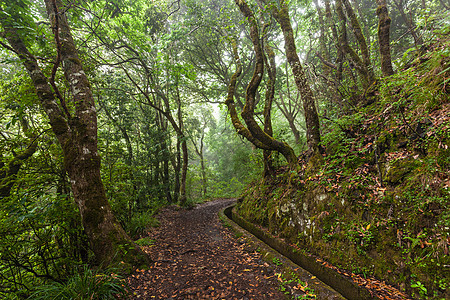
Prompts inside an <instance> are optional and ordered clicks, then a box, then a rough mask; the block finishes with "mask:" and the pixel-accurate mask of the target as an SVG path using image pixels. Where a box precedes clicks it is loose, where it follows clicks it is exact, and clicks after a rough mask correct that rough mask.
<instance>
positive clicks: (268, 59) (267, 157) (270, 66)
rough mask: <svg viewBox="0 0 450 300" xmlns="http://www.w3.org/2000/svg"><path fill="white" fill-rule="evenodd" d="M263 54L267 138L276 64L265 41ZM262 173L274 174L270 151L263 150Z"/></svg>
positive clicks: (265, 129)
mask: <svg viewBox="0 0 450 300" xmlns="http://www.w3.org/2000/svg"><path fill="white" fill-rule="evenodd" d="M264 48H265V52H266V54H267V56H264V63H265V64H266V66H267V73H268V75H269V80H268V81H267V90H266V95H265V97H266V98H265V102H264V132H265V133H266V134H268V135H269V136H271V137H272V136H273V128H272V103H273V99H274V97H275V80H276V75H277V69H276V63H275V53H274V52H273V50H272V48H271V47H270V46H269V44H268V42H267V41H265V47H264ZM263 157H264V172H263V176H264V177H268V176H272V175H273V174H274V170H273V162H272V161H273V160H272V151H270V150H264V151H263Z"/></svg>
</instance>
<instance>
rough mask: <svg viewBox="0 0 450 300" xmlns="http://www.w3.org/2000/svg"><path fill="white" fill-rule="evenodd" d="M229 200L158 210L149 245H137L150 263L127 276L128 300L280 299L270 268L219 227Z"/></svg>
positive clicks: (231, 201) (277, 286)
mask: <svg viewBox="0 0 450 300" xmlns="http://www.w3.org/2000/svg"><path fill="white" fill-rule="evenodd" d="M233 202H234V200H230V199H220V200H214V201H211V202H207V203H204V204H202V205H199V206H197V207H195V208H194V209H191V210H184V209H179V208H177V207H175V206H171V207H167V208H164V209H162V210H161V212H160V213H159V215H158V218H159V220H160V222H161V225H160V226H159V227H158V228H156V229H154V230H152V231H151V232H150V233H149V237H150V238H151V239H154V240H155V243H154V245H153V246H146V247H143V248H144V251H145V252H147V253H148V254H149V255H150V257H151V259H152V260H153V261H154V263H152V265H151V266H150V267H149V269H148V270H137V271H136V272H135V273H134V274H133V275H132V276H130V277H129V278H128V282H129V285H130V288H131V293H132V299H248V300H250V299H258V300H259V299H284V295H283V294H282V293H281V292H280V291H279V281H278V277H277V275H276V273H275V270H274V269H273V268H271V267H270V266H269V264H267V263H266V262H264V261H263V260H262V259H261V255H260V254H259V253H258V252H255V251H252V250H251V249H249V248H248V246H246V244H244V243H242V242H239V241H238V240H237V239H236V238H234V236H233V235H234V234H233V233H232V231H231V230H229V229H228V228H226V227H224V226H223V225H222V224H221V222H220V220H219V217H218V212H219V211H220V210H221V209H223V208H225V207H227V206H229V205H231V204H232V203H233Z"/></svg>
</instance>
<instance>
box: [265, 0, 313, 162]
mask: <svg viewBox="0 0 450 300" xmlns="http://www.w3.org/2000/svg"><path fill="white" fill-rule="evenodd" d="M271 13H272V16H273V17H274V19H275V20H276V21H277V22H278V24H280V27H281V30H282V31H283V36H284V47H285V51H286V58H287V60H288V62H289V64H290V66H291V69H292V73H293V74H294V79H295V84H296V85H297V89H298V91H299V92H300V94H301V96H302V100H303V109H304V112H305V119H306V141H307V144H308V150H309V152H310V153H311V154H312V153H315V152H316V151H320V123H319V115H318V114H317V109H316V104H315V98H314V94H313V92H312V90H311V87H310V86H309V84H308V81H307V78H306V75H305V72H304V71H303V67H302V65H301V63H300V58H299V57H298V54H297V48H296V46H295V39H294V31H293V29H292V24H291V20H290V18H289V8H288V5H287V3H286V1H285V0H281V1H280V8H279V9H278V8H277V7H276V6H275V5H271Z"/></svg>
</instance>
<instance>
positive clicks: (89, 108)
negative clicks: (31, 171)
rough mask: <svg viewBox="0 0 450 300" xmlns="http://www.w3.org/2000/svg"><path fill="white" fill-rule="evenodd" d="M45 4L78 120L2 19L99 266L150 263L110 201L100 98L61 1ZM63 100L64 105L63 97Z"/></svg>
mask: <svg viewBox="0 0 450 300" xmlns="http://www.w3.org/2000/svg"><path fill="white" fill-rule="evenodd" d="M45 4H46V7H47V11H48V14H49V19H50V21H51V24H52V27H53V31H54V34H55V40H56V44H57V48H58V56H59V55H60V58H61V61H62V63H63V67H64V76H65V78H66V80H67V82H68V84H69V87H70V88H71V91H72V100H73V103H74V106H75V107H74V110H75V115H74V116H72V115H70V114H68V110H67V109H65V110H62V109H61V108H60V106H59V105H58V102H57V99H56V98H55V93H54V91H53V90H52V88H51V87H50V85H49V83H48V80H47V78H46V77H45V75H44V74H43V72H42V71H41V69H40V67H39V66H38V64H37V60H36V58H35V57H34V56H33V55H32V54H31V53H30V52H29V51H28V49H27V48H26V46H25V44H24V43H23V41H22V40H21V38H20V37H19V35H18V34H17V32H16V31H15V30H16V29H15V28H14V27H13V26H11V24H9V23H8V21H7V20H5V19H0V22H1V23H2V26H3V28H4V30H5V36H6V38H7V40H8V42H9V44H10V45H11V47H12V48H13V49H14V51H15V52H16V54H17V55H18V56H19V58H20V59H21V60H22V62H23V64H24V66H25V68H26V70H27V71H28V74H29V76H30V78H31V80H32V82H33V85H34V87H35V88H36V91H37V95H38V97H39V99H40V102H41V104H42V107H43V108H44V110H45V112H46V114H47V116H48V118H49V120H50V124H51V127H52V129H53V132H54V133H55V135H56V137H57V138H58V141H59V143H60V144H61V146H62V149H63V154H64V166H65V168H66V171H67V173H68V175H69V178H70V182H71V187H72V192H73V195H74V199H75V202H76V204H77V205H78V208H79V211H80V214H81V220H82V224H83V227H84V229H85V231H86V234H87V236H88V238H89V242H90V244H91V247H92V250H93V251H94V254H95V257H96V260H97V262H98V263H99V264H101V265H103V266H107V265H110V264H112V263H113V262H114V261H116V262H120V261H124V262H125V263H127V264H131V265H141V264H143V263H147V262H148V257H147V256H146V255H145V254H144V253H143V252H142V251H141V250H140V248H139V247H137V246H136V245H135V244H134V243H133V241H132V240H131V239H130V238H129V237H128V235H127V234H126V233H125V231H124V230H123V229H122V227H121V226H120V223H119V222H118V221H117V220H116V218H115V217H114V215H113V213H112V211H111V207H110V205H109V203H108V201H107V198H106V193H105V190H104V187H103V183H102V181H101V177H100V157H99V155H98V152H97V114H96V109H95V106H94V99H93V96H92V91H91V88H90V85H89V81H88V79H87V77H86V74H85V73H84V71H83V67H82V64H81V61H80V59H79V58H78V54H77V50H76V48H75V43H74V41H73V38H72V35H71V33H70V29H69V26H68V23H67V19H66V15H65V10H64V8H63V7H62V4H61V2H60V1H59V0H56V1H55V0H45ZM60 101H61V103H62V104H63V103H64V102H63V100H62V99H61V98H60ZM62 106H63V107H64V104H63V105H62ZM64 108H65V107H64Z"/></svg>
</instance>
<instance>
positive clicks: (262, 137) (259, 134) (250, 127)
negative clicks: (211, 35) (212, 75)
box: [225, 0, 298, 169]
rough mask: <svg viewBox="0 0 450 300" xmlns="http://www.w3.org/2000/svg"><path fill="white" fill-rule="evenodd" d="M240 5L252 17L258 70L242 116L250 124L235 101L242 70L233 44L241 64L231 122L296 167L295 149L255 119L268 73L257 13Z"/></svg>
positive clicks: (229, 103) (230, 92) (233, 83)
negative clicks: (260, 91) (256, 108)
mask: <svg viewBox="0 0 450 300" xmlns="http://www.w3.org/2000/svg"><path fill="white" fill-rule="evenodd" d="M235 2H236V4H237V6H238V7H239V9H240V10H241V12H242V14H243V15H244V17H245V18H246V19H247V20H248V22H249V25H250V38H251V40H252V44H253V50H254V51H255V61H256V63H255V70H254V72H253V76H252V78H251V80H250V83H249V84H248V86H247V92H246V96H245V100H246V102H245V105H244V108H243V110H242V113H241V116H242V118H243V120H244V122H245V124H246V126H244V125H243V124H242V123H241V121H240V119H239V116H238V114H237V111H236V108H235V104H234V100H233V99H234V93H235V88H236V81H237V78H238V76H239V75H240V73H241V71H242V67H241V63H240V59H239V55H238V51H237V45H236V43H235V42H234V43H233V52H234V56H235V59H236V63H237V69H236V72H235V73H234V74H233V76H232V78H231V80H230V84H229V86H228V96H227V100H226V101H225V104H226V105H227V107H228V110H229V113H230V116H231V121H232V123H233V126H234V127H235V129H236V131H237V132H238V133H239V134H241V135H242V136H244V137H245V138H246V139H247V140H249V141H250V142H251V143H252V144H253V145H255V146H256V147H258V148H260V149H263V150H272V151H277V152H279V153H281V154H282V155H283V156H284V158H285V159H286V160H287V162H288V164H289V167H290V168H291V169H296V168H297V167H298V161H297V156H296V155H295V153H294V150H293V149H292V148H291V147H290V146H289V145H288V144H287V143H284V142H280V141H278V140H276V139H274V138H273V137H271V136H270V135H269V134H267V133H266V132H265V131H264V130H263V129H262V128H261V127H260V126H259V124H258V123H257V122H256V120H255V118H254V108H255V103H256V92H257V89H258V87H259V85H260V83H261V80H262V77H263V75H264V54H263V51H262V45H261V40H260V37H259V29H258V25H257V23H256V19H255V17H254V15H253V12H252V11H251V9H250V8H249V7H248V5H247V3H246V2H245V1H241V0H235Z"/></svg>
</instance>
